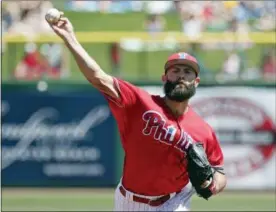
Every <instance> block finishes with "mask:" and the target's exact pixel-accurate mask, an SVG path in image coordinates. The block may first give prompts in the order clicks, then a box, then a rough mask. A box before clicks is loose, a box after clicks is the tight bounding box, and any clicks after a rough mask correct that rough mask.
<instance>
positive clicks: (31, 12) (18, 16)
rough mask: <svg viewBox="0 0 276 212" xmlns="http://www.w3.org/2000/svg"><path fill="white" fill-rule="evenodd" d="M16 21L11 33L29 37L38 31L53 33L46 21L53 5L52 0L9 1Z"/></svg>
mask: <svg viewBox="0 0 276 212" xmlns="http://www.w3.org/2000/svg"><path fill="white" fill-rule="evenodd" d="M9 3H10V6H9V9H10V11H11V12H12V14H13V17H14V23H13V25H12V26H11V27H10V29H9V31H8V32H9V33H16V34H18V33H19V34H23V35H26V36H28V37H30V36H34V35H36V34H37V33H52V30H51V29H50V27H49V25H48V24H47V23H46V21H45V17H44V16H45V13H46V11H47V10H48V9H50V8H52V7H53V4H52V3H51V2H50V1H16V2H9Z"/></svg>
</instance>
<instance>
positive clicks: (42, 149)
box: [1, 84, 276, 190]
mask: <svg viewBox="0 0 276 212" xmlns="http://www.w3.org/2000/svg"><path fill="white" fill-rule="evenodd" d="M36 86H37V85H36V84H32V85H28V86H26V85H17V86H15V85H3V86H2V103H1V111H2V169H1V171H2V185H3V186H47V187H60V186H63V187H68V186H82V187H113V186H115V185H116V183H117V182H118V180H119V178H120V174H121V169H122V161H123V152H122V149H121V147H120V142H119V137H118V131H117V127H116V123H115V120H114V118H113V117H112V114H111V113H110V111H109V108H108V107H107V102H106V100H105V99H104V97H103V96H102V95H101V94H100V93H99V92H98V91H96V90H94V89H93V88H91V86H89V85H85V86H84V85H83V86H78V87H75V86H72V85H71V86H69V85H59V86H58V87H54V86H53V87H54V88H52V87H51V86H49V87H48V88H49V89H48V90H46V91H43V92H41V91H38V90H37V87H36ZM141 87H143V88H144V89H146V90H147V91H149V92H150V93H152V94H162V87H160V86H145V85H143V86H141ZM275 96H276V92H275V87H262V86H259V87H250V86H210V85H209V86H204V85H202V86H200V88H198V91H197V95H196V96H195V97H194V98H193V100H192V105H193V106H194V108H195V109H196V111H197V112H198V113H199V114H200V115H201V116H203V117H204V119H205V120H206V121H207V122H208V123H209V124H210V125H211V126H213V127H214V129H215V130H216V132H217V134H218V137H219V139H220V142H221V145H222V148H223V152H224V155H225V169H226V172H227V175H228V179H229V180H228V187H227V189H229V190H231V189H260V190H263V189H266V190H267V189H268V190H272V189H275V184H276V182H275V178H276V176H275V172H276V170H275V160H276V154H275V152H276V151H275V141H276V137H275V134H276V133H275V132H276V127H275V126H276V123H275V117H276V114H275V107H276V105H275V102H276V99H275V98H276V97H275Z"/></svg>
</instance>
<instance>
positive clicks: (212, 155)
mask: <svg viewBox="0 0 276 212" xmlns="http://www.w3.org/2000/svg"><path fill="white" fill-rule="evenodd" d="M206 154H207V157H208V160H209V162H210V164H211V166H212V167H213V168H214V169H215V170H216V171H218V172H220V173H222V174H224V168H223V165H224V157H223V152H222V149H221V146H220V143H219V141H218V139H217V136H216V134H215V132H214V131H213V130H211V136H210V138H209V139H208V142H207V148H206Z"/></svg>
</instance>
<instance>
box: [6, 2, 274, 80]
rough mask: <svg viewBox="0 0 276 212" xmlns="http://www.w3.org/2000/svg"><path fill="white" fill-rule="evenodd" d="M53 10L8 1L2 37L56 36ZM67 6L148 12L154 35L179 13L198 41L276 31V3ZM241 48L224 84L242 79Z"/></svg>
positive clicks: (230, 57) (226, 68)
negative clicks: (208, 35)
mask: <svg viewBox="0 0 276 212" xmlns="http://www.w3.org/2000/svg"><path fill="white" fill-rule="evenodd" d="M52 7H55V2H54V1H4V2H2V14H1V17H2V19H1V21H2V33H3V34H4V35H5V33H9V34H13V33H15V34H17V33H20V34H23V35H26V36H28V37H31V36H32V35H36V34H37V33H52V30H51V29H50V27H49V26H48V25H47V23H46V22H45V20H44V14H45V12H46V11H47V10H48V9H49V8H52ZM63 7H64V10H71V11H86V12H101V13H125V12H141V11H144V12H145V13H146V14H147V16H146V18H145V21H144V24H143V26H144V29H145V30H146V31H147V32H149V33H151V34H154V33H156V32H162V31H166V26H167V25H166V21H165V19H164V17H163V15H164V14H165V13H176V12H177V13H178V15H179V16H178V17H179V21H180V22H181V29H179V30H180V31H182V32H183V33H184V34H185V35H187V36H189V37H191V38H196V37H198V36H199V35H200V34H201V33H202V32H206V31H207V32H225V31H230V32H242V33H243V34H246V33H249V32H252V31H275V29H276V20H275V17H276V3H275V1H64V5H63ZM3 47H4V46H3ZM235 48H236V47H235V46H234V47H232V49H230V51H229V52H228V53H227V57H226V59H225V63H224V64H223V65H222V68H221V69H222V74H220V75H218V76H217V79H218V80H221V79H224V78H225V76H227V78H228V79H232V78H233V79H236V78H240V77H241V76H240V74H239V73H240V70H241V67H242V64H241V61H242V56H241V55H240V54H239V53H237V51H233V50H235ZM27 49H28V50H29V49H30V48H27ZM31 49H32V48H31ZM2 51H3V49H2ZM265 51H266V52H263V53H260V54H262V55H263V64H262V65H261V66H262V70H263V72H264V73H263V77H264V78H265V79H266V80H271V79H273V80H274V79H275V76H276V59H275V58H276V56H275V49H273V48H272V49H268V50H265ZM255 72H256V71H254V70H253V69H252V70H250V74H251V75H250V76H251V78H254V73H255ZM252 73H253V74H252ZM256 73H257V72H256ZM222 75H223V76H224V77H222ZM271 76H273V77H271ZM255 77H258V76H257V75H256V76H255ZM249 78H250V77H249Z"/></svg>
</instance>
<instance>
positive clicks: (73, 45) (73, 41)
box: [64, 34, 102, 80]
mask: <svg viewBox="0 0 276 212" xmlns="http://www.w3.org/2000/svg"><path fill="white" fill-rule="evenodd" d="M64 42H65V44H66V46H67V47H68V49H69V50H70V51H71V53H72V54H73V56H74V58H75V60H76V63H77V65H78V67H79V68H80V70H81V71H82V73H83V74H84V76H85V77H86V78H87V79H89V80H93V78H94V77H96V76H97V74H98V73H99V72H102V69H101V67H100V66H99V65H98V64H97V62H96V61H95V60H94V59H93V58H92V57H91V56H90V55H89V54H88V53H87V52H86V50H85V49H84V48H83V47H82V45H81V44H80V43H79V41H78V40H77V38H76V37H75V35H74V34H72V35H71V36H70V37H68V38H67V39H64Z"/></svg>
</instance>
